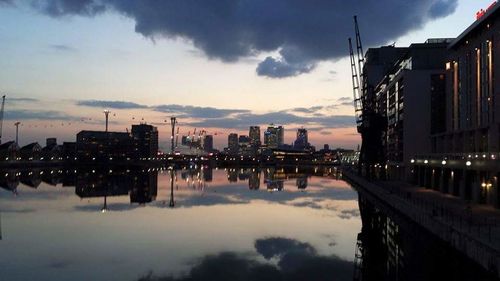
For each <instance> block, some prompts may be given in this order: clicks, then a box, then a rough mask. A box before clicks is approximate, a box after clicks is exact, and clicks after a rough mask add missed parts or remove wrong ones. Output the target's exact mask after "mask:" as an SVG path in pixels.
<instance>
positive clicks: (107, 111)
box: [104, 109, 111, 133]
mask: <svg viewBox="0 0 500 281" xmlns="http://www.w3.org/2000/svg"><path fill="white" fill-rule="evenodd" d="M110 112H111V111H109V110H108V109H105V110H104V115H105V116H106V133H107V132H108V115H109V113H110Z"/></svg>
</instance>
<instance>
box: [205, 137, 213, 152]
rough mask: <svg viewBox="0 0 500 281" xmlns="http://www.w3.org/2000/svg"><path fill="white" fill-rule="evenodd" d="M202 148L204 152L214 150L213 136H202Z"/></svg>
mask: <svg viewBox="0 0 500 281" xmlns="http://www.w3.org/2000/svg"><path fill="white" fill-rule="evenodd" d="M203 150H204V151H206V152H211V151H212V150H214V136H212V135H206V136H205V137H204V138H203Z"/></svg>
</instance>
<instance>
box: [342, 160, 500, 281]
mask: <svg viewBox="0 0 500 281" xmlns="http://www.w3.org/2000/svg"><path fill="white" fill-rule="evenodd" d="M343 177H344V179H346V180H347V181H348V182H350V183H351V184H352V185H353V186H354V187H355V188H356V189H357V190H358V192H360V193H363V194H365V195H369V196H372V197H374V198H376V199H378V200H380V201H382V202H384V203H385V204H386V205H388V206H389V207H391V208H393V209H395V210H396V211H397V212H399V213H401V214H402V215H404V216H406V217H408V218H409V219H411V220H412V221H414V222H416V223H418V224H419V225H421V226H423V227H424V228H426V229H427V230H428V231H430V232H431V233H433V234H434V235H436V236H438V237H439V238H441V239H442V240H444V241H446V242H448V243H450V244H451V245H452V246H453V247H454V248H456V249H457V250H459V251H460V252H462V253H464V254H465V255H466V256H468V257H469V258H471V259H472V260H474V261H476V262H477V263H478V264H480V265H481V266H483V267H484V268H485V269H487V270H489V271H491V272H494V273H495V274H496V275H497V276H499V277H500V272H499V270H500V210H497V209H494V208H493V207H488V206H484V205H478V204H471V203H469V202H466V201H464V200H462V199H460V198H457V197H454V196H451V195H447V194H443V193H440V192H437V191H434V190H429V189H425V188H422V187H418V186H413V185H410V184H408V183H404V182H399V181H368V180H366V179H364V178H362V177H359V176H358V175H357V174H356V173H355V172H353V171H350V170H346V169H344V171H343Z"/></svg>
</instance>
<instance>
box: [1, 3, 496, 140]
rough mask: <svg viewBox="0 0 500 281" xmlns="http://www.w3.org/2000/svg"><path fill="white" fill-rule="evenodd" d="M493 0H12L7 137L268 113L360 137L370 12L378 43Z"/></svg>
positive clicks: (236, 128)
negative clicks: (359, 93) (356, 112)
mask: <svg viewBox="0 0 500 281" xmlns="http://www.w3.org/2000/svg"><path fill="white" fill-rule="evenodd" d="M491 2H492V1H491V0H487V1H483V0H481V1H479V0H473V1H472V0H459V1H456V0H423V1H407V0H399V1H398V0H379V1H372V0H370V1H342V0H332V1H298V0H289V1H284V0H276V1H260V0H240V1H233V0H228V1H224V0H220V1H216V0H213V1H189V0H187V1H180V0H179V1H177V0H175V1H174V0H172V1H147V0H144V1H139V0H123V1H118V0H81V1H75V0H45V1H43V0H42V1H16V0H0V52H1V54H2V56H1V59H0V93H2V94H5V95H7V100H6V105H5V120H4V124H3V138H2V141H4V142H5V141H7V140H12V139H14V138H15V130H14V129H15V128H14V125H13V124H14V122H16V121H20V122H21V123H22V126H21V127H20V134H19V135H20V145H24V144H27V143H29V142H32V141H39V142H44V139H45V138H46V137H52V136H55V137H57V138H58V139H59V141H60V142H62V141H74V140H75V134H76V133H77V132H78V131H80V130H84V129H87V130H100V129H104V121H103V120H104V114H103V113H102V111H103V109H105V108H108V109H110V110H111V112H112V113H111V115H110V120H111V123H110V130H116V131H125V129H126V128H128V127H130V125H131V124H132V123H138V122H147V123H150V124H155V125H158V128H159V130H160V138H161V139H160V147H162V146H163V147H165V146H166V145H165V143H166V142H167V140H168V138H169V127H168V123H166V122H165V120H168V119H169V118H170V116H177V117H178V120H179V126H180V133H181V134H187V133H188V131H191V132H192V131H193V130H194V128H198V130H200V129H202V128H204V129H205V130H206V131H208V133H212V134H215V133H216V134H217V136H216V140H215V141H216V143H215V144H216V147H217V148H222V147H223V146H225V145H226V144H227V134H228V133H230V132H237V133H240V134H248V127H249V126H251V125H260V126H261V131H263V130H264V129H265V126H267V124H269V123H275V124H281V125H284V126H285V128H286V132H285V142H286V143H290V142H292V141H293V139H294V138H295V130H296V129H297V128H300V127H302V126H303V127H304V128H307V129H308V130H309V131H310V133H309V139H310V142H311V143H312V144H313V145H316V146H322V145H323V144H324V143H328V144H330V146H332V147H348V148H354V147H356V146H357V144H358V143H359V139H360V138H359V136H358V135H357V133H356V129H355V127H354V117H353V107H352V99H351V96H352V89H351V80H350V79H351V75H350V68H349V61H348V58H346V55H347V54H348V53H347V51H348V50H347V37H348V36H352V35H353V34H352V33H353V23H352V15H354V14H357V15H358V17H359V22H360V28H361V33H362V34H361V35H362V38H363V42H364V47H365V50H366V49H367V48H368V47H377V46H380V45H384V44H392V43H394V42H395V43H396V46H408V45H409V44H410V43H412V42H424V41H425V40H426V39H427V38H437V37H456V36H457V35H459V34H460V33H461V32H462V31H463V30H464V29H465V28H467V27H468V26H469V25H470V24H471V23H472V22H473V21H474V20H475V13H476V11H477V10H479V9H481V8H486V7H487V6H489V4H491Z"/></svg>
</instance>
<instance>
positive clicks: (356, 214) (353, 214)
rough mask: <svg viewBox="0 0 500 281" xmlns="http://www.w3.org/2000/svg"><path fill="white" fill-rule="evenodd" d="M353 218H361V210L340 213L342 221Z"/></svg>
mask: <svg viewBox="0 0 500 281" xmlns="http://www.w3.org/2000/svg"><path fill="white" fill-rule="evenodd" d="M353 217H359V210H358V209H351V210H342V211H340V214H339V218H341V219H351V218H353Z"/></svg>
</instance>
